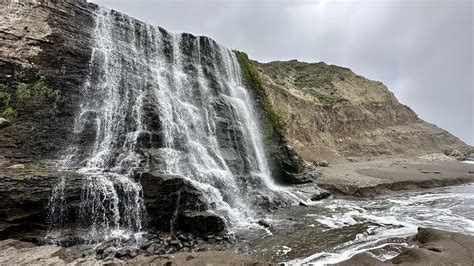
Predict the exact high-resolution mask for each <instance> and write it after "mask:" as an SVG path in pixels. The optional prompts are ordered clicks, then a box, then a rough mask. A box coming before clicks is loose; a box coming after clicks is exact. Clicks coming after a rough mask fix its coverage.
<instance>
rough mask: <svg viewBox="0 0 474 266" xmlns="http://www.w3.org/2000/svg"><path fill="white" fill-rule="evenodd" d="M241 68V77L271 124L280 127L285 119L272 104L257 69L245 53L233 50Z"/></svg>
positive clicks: (283, 124) (284, 123)
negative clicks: (251, 90)
mask: <svg viewBox="0 0 474 266" xmlns="http://www.w3.org/2000/svg"><path fill="white" fill-rule="evenodd" d="M234 52H235V55H236V56H237V60H238V61H239V64H240V68H241V70H242V77H243V80H244V82H245V83H246V85H247V86H249V87H251V88H252V89H253V90H255V92H256V93H257V95H258V97H259V98H260V102H261V104H262V107H263V109H264V110H265V112H266V113H267V114H268V116H269V118H270V120H271V121H272V123H273V125H274V126H276V128H278V129H282V128H283V127H284V126H285V125H286V122H285V119H284V118H283V116H282V115H281V114H280V112H278V111H277V110H276V109H275V108H274V107H273V105H272V103H271V101H270V98H269V97H268V94H267V92H266V91H265V88H263V85H262V81H261V79H260V77H259V75H258V71H257V69H256V68H255V67H254V66H253V65H252V63H251V62H250V59H249V58H248V56H247V54H246V53H244V52H240V51H234Z"/></svg>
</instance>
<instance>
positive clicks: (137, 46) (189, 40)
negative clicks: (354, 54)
mask: <svg viewBox="0 0 474 266" xmlns="http://www.w3.org/2000/svg"><path fill="white" fill-rule="evenodd" d="M93 39H94V44H93V47H92V48H93V49H92V56H91V62H90V74H89V77H88V80H87V82H86V84H85V86H84V95H83V99H82V102H81V105H80V111H79V112H78V115H77V118H76V121H75V127H74V143H73V144H72V145H71V147H70V148H69V150H68V151H67V152H66V153H67V154H66V155H65V160H64V166H65V167H68V168H78V170H77V171H78V172H79V173H81V174H83V175H84V176H85V178H84V180H83V185H82V186H83V188H82V194H81V203H80V211H79V216H80V217H81V220H82V222H83V225H85V226H86V228H91V229H92V230H90V231H91V232H94V233H96V234H95V235H94V236H96V235H97V233H98V234H102V235H103V234H110V232H111V231H114V230H115V231H116V230H119V231H120V230H125V231H129V232H136V231H139V230H141V228H142V226H143V222H142V221H143V216H144V203H143V196H142V190H141V186H140V184H139V183H137V182H136V181H135V180H134V178H133V177H134V175H135V173H137V172H140V171H147V170H150V168H153V169H154V170H158V171H160V172H162V173H163V174H172V175H179V176H181V177H183V178H185V179H187V180H189V181H190V182H191V183H192V184H193V185H194V186H195V187H196V188H198V189H200V190H201V191H202V192H203V195H204V196H205V200H206V201H207V205H208V206H209V209H210V210H211V211H213V212H215V213H217V214H219V215H222V216H223V217H225V218H226V219H227V221H228V223H229V224H230V225H239V224H240V223H247V222H248V221H249V220H251V219H253V217H254V215H255V211H256V210H257V209H258V208H257V207H256V205H257V204H256V202H257V201H258V199H261V198H265V199H267V200H271V199H273V198H274V197H281V198H285V197H286V198H288V197H287V196H285V193H286V192H285V191H283V190H282V189H280V188H279V187H277V186H276V185H275V184H274V183H273V181H272V179H271V173H270V170H269V166H268V162H267V158H266V156H265V151H264V146H263V142H262V136H261V133H260V126H259V123H258V115H257V107H256V106H255V104H256V103H255V101H254V100H253V95H252V92H251V91H249V90H248V89H247V88H246V87H245V86H244V84H243V82H242V75H241V72H240V66H239V63H238V62H237V60H236V56H235V54H234V52H232V51H231V50H229V49H227V48H224V47H223V46H221V45H219V44H217V43H216V42H215V41H213V40H212V39H209V38H207V37H195V36H193V35H190V34H170V33H168V32H166V31H165V30H163V29H162V28H159V27H153V26H150V25H146V24H144V23H141V22H139V21H136V20H134V19H132V18H130V17H128V16H125V15H122V14H120V13H117V12H115V11H111V10H107V9H103V8H100V9H98V10H97V11H96V26H95V30H94V33H93ZM151 150H154V151H155V152H154V153H153V156H150V155H149V153H150V151H151ZM66 183H67V180H66ZM61 193H64V180H62V182H60V183H59V184H58V187H57V188H56V189H55V190H54V192H53V196H52V198H51V200H50V204H49V209H50V221H52V226H53V227H58V226H59V225H60V223H61V221H62V220H64V217H57V216H58V215H59V216H61V215H62V216H64V213H65V212H64V211H61V210H60V209H61V208H62V207H61V206H63V205H64V202H63V201H64V195H62V194H61ZM170 222H171V226H173V222H174V221H170Z"/></svg>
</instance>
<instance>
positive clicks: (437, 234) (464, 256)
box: [335, 227, 474, 266]
mask: <svg viewBox="0 0 474 266" xmlns="http://www.w3.org/2000/svg"><path fill="white" fill-rule="evenodd" d="M410 240H411V241H412V243H413V246H412V247H408V248H404V250H403V251H402V252H401V253H400V254H398V255H397V256H395V257H393V258H391V259H389V260H386V261H380V260H378V259H376V258H375V257H374V256H373V255H371V254H370V253H369V252H377V251H378V250H382V249H383V248H379V249H374V250H369V251H366V252H362V253H359V254H356V255H354V256H353V257H351V258H349V259H348V260H345V261H342V262H340V263H337V264H335V265H340V266H352V265H366V266H379V265H394V264H397V265H400V264H401V265H420V264H423V265H473V264H474V236H472V235H467V234H461V233H457V232H452V231H446V230H440V229H434V228H423V227H419V228H418V233H417V234H416V235H414V236H412V237H410Z"/></svg>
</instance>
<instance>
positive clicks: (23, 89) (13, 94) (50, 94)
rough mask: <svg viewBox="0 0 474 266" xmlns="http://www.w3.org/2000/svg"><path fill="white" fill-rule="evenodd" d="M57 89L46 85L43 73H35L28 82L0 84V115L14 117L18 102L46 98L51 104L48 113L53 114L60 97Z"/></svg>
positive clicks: (25, 102) (37, 100)
mask: <svg viewBox="0 0 474 266" xmlns="http://www.w3.org/2000/svg"><path fill="white" fill-rule="evenodd" d="M60 97H61V96H60V92H59V90H55V89H52V88H50V87H48V86H47V85H46V78H45V76H43V75H39V74H38V75H36V80H35V81H33V82H30V83H24V82H20V83H18V84H16V86H14V87H11V88H9V86H7V85H4V84H0V102H1V103H2V105H3V110H1V115H2V116H3V117H14V116H16V115H17V107H18V105H19V104H31V103H37V102H40V101H44V100H48V102H49V103H50V104H51V107H50V109H49V113H50V114H51V115H55V114H56V112H57V104H58V102H59V99H60Z"/></svg>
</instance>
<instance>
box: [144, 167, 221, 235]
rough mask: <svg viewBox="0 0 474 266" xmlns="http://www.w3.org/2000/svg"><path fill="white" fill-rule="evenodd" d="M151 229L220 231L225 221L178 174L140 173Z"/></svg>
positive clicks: (188, 182) (200, 194)
mask: <svg viewBox="0 0 474 266" xmlns="http://www.w3.org/2000/svg"><path fill="white" fill-rule="evenodd" d="M139 179H140V183H141V185H142V187H143V195H144V198H145V205H146V209H147V214H148V219H149V221H148V225H149V227H150V228H151V229H156V230H162V231H184V232H196V233H201V234H202V233H208V232H220V231H222V230H224V228H225V223H224V221H223V219H222V218H221V217H219V216H217V215H214V214H211V213H208V212H206V210H208V209H209V207H208V206H207V204H206V203H205V201H204V197H203V194H202V192H201V191H200V190H198V189H197V188H195V187H194V186H193V185H192V184H191V182H190V181H189V180H186V179H185V178H183V177H181V176H177V175H164V174H160V173H142V174H140V177H139Z"/></svg>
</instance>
